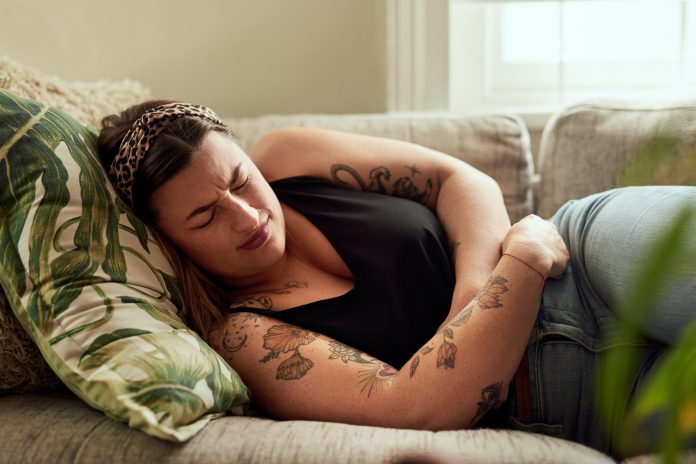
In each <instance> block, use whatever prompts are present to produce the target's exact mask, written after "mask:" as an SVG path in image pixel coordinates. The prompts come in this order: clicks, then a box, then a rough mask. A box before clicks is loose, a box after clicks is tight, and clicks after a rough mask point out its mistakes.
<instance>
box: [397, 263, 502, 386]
mask: <svg viewBox="0 0 696 464" xmlns="http://www.w3.org/2000/svg"><path fill="white" fill-rule="evenodd" d="M507 283H508V280H507V279H506V278H504V277H502V276H499V275H497V276H491V277H490V278H489V279H488V281H487V282H486V284H485V285H484V287H483V288H482V289H481V290H480V291H479V292H478V293H477V294H476V296H475V297H474V301H475V302H476V303H478V306H479V308H481V309H498V308H502V307H503V303H502V302H501V301H500V297H501V295H502V294H503V293H505V292H507V291H509V290H510V289H509V288H508V286H507V285H506V284H507ZM473 311H474V304H473V302H472V303H471V304H469V305H468V306H467V307H466V308H464V309H463V310H462V311H460V312H459V314H457V315H456V316H455V317H454V318H453V319H452V320H451V321H449V322H448V323H447V325H446V326H445V327H443V328H442V330H440V332H439V334H440V335H442V343H441V344H440V347H439V348H438V350H437V358H436V364H435V365H436V366H437V368H442V369H445V370H447V369H454V364H455V359H456V356H457V345H456V344H455V342H454V331H453V328H454V327H460V326H462V325H463V324H464V323H466V322H467V321H468V320H469V318H471V315H472V313H473ZM431 351H433V348H432V347H426V348H425V349H422V350H421V351H420V352H418V353H416V355H415V356H414V357H413V359H412V361H411V366H410V371H409V372H410V377H413V376H414V375H415V374H416V369H418V366H420V363H421V356H424V355H427V354H428V353H430V352H431Z"/></svg>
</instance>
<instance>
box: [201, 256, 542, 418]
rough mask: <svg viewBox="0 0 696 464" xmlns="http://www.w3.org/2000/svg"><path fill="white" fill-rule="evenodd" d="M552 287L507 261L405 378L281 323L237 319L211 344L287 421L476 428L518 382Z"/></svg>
mask: <svg viewBox="0 0 696 464" xmlns="http://www.w3.org/2000/svg"><path fill="white" fill-rule="evenodd" d="M542 286H543V280H542V279H540V277H539V275H537V274H536V273H535V272H533V271H530V269H529V268H528V267H527V266H526V265H524V264H522V263H520V262H519V261H516V260H514V259H510V258H507V257H504V258H503V259H501V260H500V262H499V263H498V265H496V267H495V269H494V271H493V273H492V274H491V277H490V278H489V280H488V282H487V283H486V285H485V286H484V287H483V288H482V289H481V291H480V292H478V294H477V295H476V297H475V298H474V299H472V301H471V302H470V303H469V305H467V306H466V307H465V308H464V309H463V310H461V311H460V312H459V313H458V314H457V315H456V316H455V317H454V318H453V319H451V320H450V321H449V322H448V323H447V324H445V326H444V327H443V328H442V329H441V330H439V331H438V332H437V333H436V334H435V335H434V336H433V337H432V338H431V339H430V340H429V341H428V342H427V343H425V344H424V345H423V347H422V348H420V349H419V350H418V352H417V353H414V355H413V356H412V357H411V359H410V360H409V361H408V362H407V363H406V364H405V365H404V367H403V368H401V369H400V370H397V369H395V368H394V367H392V366H389V365H387V364H385V363H383V362H381V361H380V360H378V359H376V358H374V357H372V356H370V355H369V354H368V353H364V352H361V351H358V350H356V349H354V348H351V347H349V346H347V345H344V344H342V343H340V342H338V341H336V340H333V339H331V338H329V337H325V336H323V335H320V334H317V333H313V332H311V331H309V330H305V329H302V328H300V327H296V326H293V325H290V324H286V323H283V322H280V321H278V320H276V319H273V318H269V317H265V316H259V315H256V314H252V313H236V314H233V315H231V316H230V317H229V319H228V320H227V323H226V325H225V326H224V327H222V328H221V329H219V330H218V331H214V332H213V333H211V335H210V337H209V340H210V343H211V346H212V347H213V348H214V349H215V350H216V351H217V352H218V353H220V354H221V355H222V356H223V357H224V358H225V360H227V362H228V363H229V364H230V365H231V366H232V367H233V368H234V369H235V370H236V371H237V372H238V373H239V374H240V376H241V377H242V379H243V380H244V382H245V383H246V384H247V385H248V387H249V388H250V389H251V391H252V392H253V395H254V397H255V400H256V402H257V405H258V407H259V408H260V409H261V410H262V411H263V412H264V413H266V414H268V415H269V416H271V417H276V418H279V419H306V420H323V421H334V422H345V423H352V424H363V425H378V426H383V427H397V428H415V429H427V430H443V429H455V428H467V427H471V426H473V425H475V424H476V422H477V421H478V420H479V419H480V418H481V417H483V415H484V414H485V413H486V412H487V411H488V410H489V409H491V408H492V407H494V406H495V405H496V404H497V403H498V402H500V401H502V399H503V398H502V397H501V393H502V392H503V389H504V388H505V387H506V386H507V384H508V383H509V382H510V380H511V379H512V376H513V375H514V372H515V370H516V367H517V365H518V364H519V361H520V357H521V354H522V351H523V349H524V347H525V346H526V343H527V339H528V337H529V334H530V332H531V328H532V325H533V323H534V319H535V316H536V311H535V307H536V305H538V301H539V295H540V292H541V288H542Z"/></svg>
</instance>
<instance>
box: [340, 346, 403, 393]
mask: <svg viewBox="0 0 696 464" xmlns="http://www.w3.org/2000/svg"><path fill="white" fill-rule="evenodd" d="M329 351H330V352H331V354H330V355H329V359H339V358H340V359H341V361H343V362H344V363H346V364H348V363H349V362H355V363H358V364H363V365H367V366H366V367H365V369H362V370H360V371H358V375H359V376H360V377H361V379H360V381H359V383H360V384H362V388H361V389H360V392H361V393H362V392H364V391H365V390H367V397H368V398H369V397H370V395H371V394H372V390H373V389H375V388H377V389H378V390H382V389H384V388H386V386H387V385H388V383H389V381H390V380H392V377H394V376H395V375H396V374H398V373H399V371H398V370H397V369H395V368H393V367H392V366H390V365H389V364H385V363H383V362H380V361H378V360H376V359H374V358H372V359H368V358H371V357H370V356H368V355H366V354H365V353H363V352H362V351H360V350H356V349H355V348H352V347H350V346H348V345H344V344H343V343H341V342H338V341H336V340H332V341H330V342H329Z"/></svg>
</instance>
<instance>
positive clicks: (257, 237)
mask: <svg viewBox="0 0 696 464" xmlns="http://www.w3.org/2000/svg"><path fill="white" fill-rule="evenodd" d="M266 239H268V218H266V222H264V223H263V225H262V226H261V227H259V228H258V229H257V230H256V232H254V233H253V234H252V235H251V237H249V239H248V240H247V241H246V242H244V244H243V245H242V246H240V247H239V248H243V249H245V250H253V249H255V248H258V247H260V246H261V245H263V244H264V243H265V242H266Z"/></svg>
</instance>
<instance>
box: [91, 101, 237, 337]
mask: <svg viewBox="0 0 696 464" xmlns="http://www.w3.org/2000/svg"><path fill="white" fill-rule="evenodd" d="M167 103H174V102H173V101H171V100H149V101H146V102H144V103H141V104H138V105H134V106H131V107H130V108H128V109H126V110H124V111H122V112H121V113H120V114H112V115H110V116H107V117H105V118H104V119H102V122H101V125H102V129H101V132H100V133H99V139H98V146H99V157H100V158H101V163H102V166H103V167H104V169H105V170H106V171H107V172H108V171H109V168H110V166H111V162H112V160H113V159H114V157H115V156H116V154H117V153H118V149H119V146H120V145H121V141H122V140H123V138H124V136H125V135H126V132H128V130H129V129H130V128H131V126H132V125H133V123H134V122H135V121H136V120H137V119H139V118H140V116H142V115H143V113H145V112H146V111H148V110H149V109H151V108H154V107H156V106H160V105H164V104H167ZM211 130H212V131H217V132H220V133H222V134H225V135H227V136H229V137H230V138H231V139H232V140H233V141H235V142H236V143H238V138H237V136H236V135H235V134H234V132H232V130H231V129H229V128H228V127H226V126H224V125H220V124H214V123H212V122H209V121H206V120H204V119H201V118H196V117H181V118H177V119H175V120H174V121H172V122H171V123H170V124H169V125H168V126H167V127H165V128H164V129H163V130H162V132H160V134H159V135H158V136H157V138H156V139H155V140H154V142H152V144H151V145H150V149H149V150H148V152H147V156H146V157H145V158H144V159H143V161H142V162H141V164H140V167H139V168H138V171H137V172H136V173H135V178H134V180H133V212H134V213H135V215H136V216H138V218H139V219H141V220H142V221H143V222H145V223H146V224H147V225H148V226H149V227H150V229H151V230H152V232H153V233H154V235H155V236H156V237H157V239H158V240H159V241H160V243H161V244H162V248H163V249H164V253H165V255H166V256H167V258H168V259H169V262H170V263H171V264H172V267H173V268H174V272H175V274H176V277H177V279H178V282H179V287H180V289H181V293H182V299H183V304H184V308H183V309H184V317H185V319H186V322H187V323H188V324H189V325H190V326H191V328H192V329H193V330H195V331H196V332H197V333H198V334H199V335H200V336H201V337H202V338H203V339H204V340H206V341H207V337H208V335H209V333H210V331H211V329H212V328H213V327H214V325H215V322H216V321H217V322H218V323H219V324H220V325H222V324H223V323H224V320H225V318H224V316H223V314H222V312H221V310H220V308H222V307H224V306H225V304H226V299H225V296H224V295H225V293H224V291H223V290H222V288H221V287H220V286H219V285H218V284H217V283H216V282H215V280H214V278H213V277H212V276H209V275H208V274H207V273H206V272H205V271H204V270H203V269H201V268H200V267H199V266H197V265H196V264H195V263H193V262H191V260H189V259H188V257H187V256H186V255H185V254H184V253H183V252H181V251H180V250H179V249H178V248H177V247H176V246H175V245H174V244H172V243H171V242H170V241H169V240H168V239H167V238H166V237H165V236H164V234H162V233H161V232H160V231H158V229H157V226H156V224H157V219H158V217H157V211H155V210H154V208H153V206H152V204H151V202H150V197H151V196H152V194H153V193H154V192H155V190H157V188H159V187H160V186H161V185H162V184H164V183H165V182H166V181H167V180H168V179H170V178H172V177H173V176H174V175H176V174H177V173H178V172H180V171H181V170H182V169H184V168H185V167H186V166H188V164H189V163H190V162H191V159H192V155H193V153H194V152H195V151H196V150H198V148H199V147H200V145H201V143H202V142H203V139H204V137H205V135H206V134H207V133H208V131H211Z"/></svg>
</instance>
